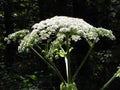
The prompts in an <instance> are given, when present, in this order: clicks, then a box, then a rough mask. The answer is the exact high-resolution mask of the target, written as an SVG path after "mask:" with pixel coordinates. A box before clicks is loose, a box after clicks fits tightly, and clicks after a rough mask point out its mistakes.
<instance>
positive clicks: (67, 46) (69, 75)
mask: <svg viewBox="0 0 120 90" xmlns="http://www.w3.org/2000/svg"><path fill="white" fill-rule="evenodd" d="M69 49H70V40H69V35H66V52H67V55H66V57H65V58H66V59H65V60H67V61H66V62H65V63H66V72H67V73H68V75H67V82H68V83H71V67H70V51H69Z"/></svg>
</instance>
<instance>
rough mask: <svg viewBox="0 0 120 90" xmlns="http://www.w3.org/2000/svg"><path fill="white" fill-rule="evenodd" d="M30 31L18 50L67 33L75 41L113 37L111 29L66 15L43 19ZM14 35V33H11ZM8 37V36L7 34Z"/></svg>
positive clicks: (21, 50)
mask: <svg viewBox="0 0 120 90" xmlns="http://www.w3.org/2000/svg"><path fill="white" fill-rule="evenodd" d="M32 29H33V30H32V32H31V33H30V34H28V35H26V36H25V37H24V39H23V40H22V41H21V42H20V46H19V48H18V50H19V51H20V52H23V51H26V49H28V48H29V47H30V46H33V45H34V44H38V43H40V42H42V40H48V39H50V38H51V37H54V40H56V39H57V40H64V39H65V38H66V36H67V35H69V38H70V40H73V41H75V42H77V41H78V40H81V38H85V39H86V40H92V41H93V40H96V42H97V41H98V40H99V37H108V38H110V39H111V40H113V39H115V37H114V35H113V34H112V31H110V30H107V29H104V28H96V27H93V26H92V25H90V24H88V23H87V22H85V21H84V20H83V19H79V18H72V17H66V16H55V17H53V18H50V19H46V20H43V21H41V22H39V23H36V24H34V25H33V26H32ZM12 35H14V34H12ZM8 37H9V36H8Z"/></svg>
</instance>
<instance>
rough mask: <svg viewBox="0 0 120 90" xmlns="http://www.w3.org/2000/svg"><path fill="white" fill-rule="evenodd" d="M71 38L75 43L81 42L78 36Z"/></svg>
mask: <svg viewBox="0 0 120 90" xmlns="http://www.w3.org/2000/svg"><path fill="white" fill-rule="evenodd" d="M71 38H72V40H73V41H75V42H77V41H78V40H81V38H80V36H78V35H72V36H71Z"/></svg>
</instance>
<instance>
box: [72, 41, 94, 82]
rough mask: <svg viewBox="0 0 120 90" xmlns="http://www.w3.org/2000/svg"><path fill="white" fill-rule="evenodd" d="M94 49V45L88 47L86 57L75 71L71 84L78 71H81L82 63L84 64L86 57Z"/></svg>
mask: <svg viewBox="0 0 120 90" xmlns="http://www.w3.org/2000/svg"><path fill="white" fill-rule="evenodd" d="M93 47H94V43H93V44H92V45H91V46H90V48H89V50H88V52H87V54H86V56H85V57H84V59H83V60H82V62H81V64H80V65H79V67H78V68H77V70H76V71H75V74H74V75H73V77H72V82H73V81H74V80H75V78H76V76H77V75H78V73H79V71H80V70H81V68H82V66H83V65H84V63H85V62H86V60H87V58H88V56H89V55H90V53H91V51H92V49H93Z"/></svg>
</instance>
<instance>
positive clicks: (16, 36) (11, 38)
mask: <svg viewBox="0 0 120 90" xmlns="http://www.w3.org/2000/svg"><path fill="white" fill-rule="evenodd" d="M28 33H29V30H26V29H24V30H21V31H17V32H15V33H12V34H9V35H8V37H6V38H5V41H7V44H9V43H10V42H18V43H20V41H21V39H23V38H24V37H25V36H26V35H27V34H28Z"/></svg>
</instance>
